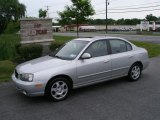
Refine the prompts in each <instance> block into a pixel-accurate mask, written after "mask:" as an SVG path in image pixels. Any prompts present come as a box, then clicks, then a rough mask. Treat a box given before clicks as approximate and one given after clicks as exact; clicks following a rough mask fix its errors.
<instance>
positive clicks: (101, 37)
mask: <svg viewBox="0 0 160 120" xmlns="http://www.w3.org/2000/svg"><path fill="white" fill-rule="evenodd" d="M102 39H106V40H107V39H122V40H124V39H123V38H120V37H110V36H95V37H89V38H87V37H86V38H76V39H74V40H83V41H88V42H91V41H96V40H102Z"/></svg>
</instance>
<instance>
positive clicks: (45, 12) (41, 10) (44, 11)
mask: <svg viewBox="0 0 160 120" xmlns="http://www.w3.org/2000/svg"><path fill="white" fill-rule="evenodd" d="M46 17H47V10H43V9H39V18H46Z"/></svg>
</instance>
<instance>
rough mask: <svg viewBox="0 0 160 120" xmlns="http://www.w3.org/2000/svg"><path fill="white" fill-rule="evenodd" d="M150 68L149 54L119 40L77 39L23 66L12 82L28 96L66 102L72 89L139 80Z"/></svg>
mask: <svg viewBox="0 0 160 120" xmlns="http://www.w3.org/2000/svg"><path fill="white" fill-rule="evenodd" d="M148 64H149V59H148V52H147V51H146V50H145V49H144V48H140V47H137V46H135V45H134V44H132V43H131V42H129V41H127V40H125V39H122V38H116V37H94V38H78V39H74V40H72V41H69V42H68V43H66V44H65V45H63V46H62V47H60V48H58V49H57V50H56V51H55V52H54V53H53V54H52V55H49V56H44V57H41V58H37V59H35V60H31V61H28V62H25V63H23V64H20V65H18V66H17V67H16V69H15V71H14V73H13V75H12V79H13V82H14V83H15V86H16V88H17V89H18V90H19V91H21V92H22V93H23V94H25V95H27V96H41V95H46V96H48V97H49V98H51V99H52V100H54V101H60V100H63V99H65V98H66V97H67V96H68V94H69V93H70V91H71V90H72V89H73V88H78V87H82V86H87V85H91V84H95V83H99V82H104V81H107V80H111V79H115V78H119V77H124V76H128V79H129V80H131V81H137V80H139V78H140V76H141V72H142V70H144V69H145V68H146V67H147V66H148Z"/></svg>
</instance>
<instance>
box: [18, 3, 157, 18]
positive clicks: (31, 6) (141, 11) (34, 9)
mask: <svg viewBox="0 0 160 120" xmlns="http://www.w3.org/2000/svg"><path fill="white" fill-rule="evenodd" d="M108 1H109V5H108V18H112V19H116V20H117V19H120V18H129V19H130V18H140V19H144V18H145V16H146V15H147V14H153V15H155V16H157V17H159V16H160V14H159V13H160V0H108ZM19 2H20V3H23V4H25V5H26V7H27V16H32V17H38V11H39V9H40V8H42V9H46V6H49V17H51V18H53V19H56V18H57V17H58V14H57V11H63V10H64V6H66V5H71V1H70V0H19ZM91 3H92V6H93V7H94V9H95V11H96V15H94V16H91V18H93V19H97V18H98V19H105V7H106V5H105V3H106V0H91ZM131 8H132V9H131ZM117 9H118V10H117ZM147 10H149V11H147ZM150 10H154V11H150ZM126 11H129V12H126ZM131 11H136V12H131ZM117 12H123V13H117Z"/></svg>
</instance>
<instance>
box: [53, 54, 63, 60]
mask: <svg viewBox="0 0 160 120" xmlns="http://www.w3.org/2000/svg"><path fill="white" fill-rule="evenodd" d="M53 57H55V58H59V59H63V58H62V57H60V56H58V55H54V56H53Z"/></svg>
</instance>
